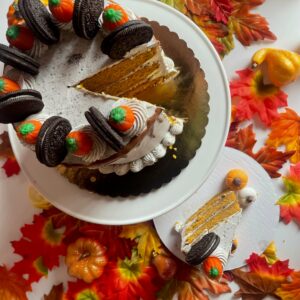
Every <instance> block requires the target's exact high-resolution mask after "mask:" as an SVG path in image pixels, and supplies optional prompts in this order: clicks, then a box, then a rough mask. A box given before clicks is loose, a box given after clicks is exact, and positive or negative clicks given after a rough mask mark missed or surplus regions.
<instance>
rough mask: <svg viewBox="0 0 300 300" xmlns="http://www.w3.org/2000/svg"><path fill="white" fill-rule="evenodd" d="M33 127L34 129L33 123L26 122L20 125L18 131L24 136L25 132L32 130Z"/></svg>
mask: <svg viewBox="0 0 300 300" xmlns="http://www.w3.org/2000/svg"><path fill="white" fill-rule="evenodd" d="M34 129H35V127H34V125H33V124H31V123H27V124H24V125H22V126H21V128H20V133H21V134H22V135H23V136H24V135H27V134H29V133H31V132H33V131H34Z"/></svg>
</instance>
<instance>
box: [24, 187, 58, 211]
mask: <svg viewBox="0 0 300 300" xmlns="http://www.w3.org/2000/svg"><path fill="white" fill-rule="evenodd" d="M28 196H29V199H30V201H31V204H32V205H33V206H34V207H36V208H40V209H49V208H50V207H51V206H52V205H51V203H49V202H48V200H47V199H45V198H44V197H43V196H42V195H41V194H40V193H39V192H38V191H37V190H36V189H35V188H34V187H33V186H32V185H31V186H29V188H28Z"/></svg>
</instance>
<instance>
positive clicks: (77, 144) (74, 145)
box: [66, 131, 93, 156]
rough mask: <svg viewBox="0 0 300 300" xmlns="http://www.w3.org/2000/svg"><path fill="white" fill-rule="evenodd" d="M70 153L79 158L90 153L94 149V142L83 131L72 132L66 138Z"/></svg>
mask: <svg viewBox="0 0 300 300" xmlns="http://www.w3.org/2000/svg"><path fill="white" fill-rule="evenodd" d="M66 144H67V148H68V150H69V152H71V153H72V154H74V155H77V156H83V155H86V154H88V153H90V152H91V151H92V149H93V140H92V139H91V138H90V136H89V135H88V134H87V133H85V132H83V131H72V132H70V133H69V134H68V136H67V138H66Z"/></svg>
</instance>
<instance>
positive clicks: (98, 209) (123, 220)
mask: <svg viewBox="0 0 300 300" xmlns="http://www.w3.org/2000/svg"><path fill="white" fill-rule="evenodd" d="M118 2H120V3H121V4H123V5H124V6H127V7H129V8H131V9H132V10H133V11H134V12H135V13H136V14H137V15H140V16H143V17H146V18H147V19H149V20H155V21H158V22H159V23H160V24H161V25H165V26H167V27H169V29H170V30H171V31H175V32H177V33H178V35H179V37H180V38H181V39H184V40H185V41H186V42H187V45H188V47H189V48H191V49H192V50H193V51H194V53H195V56H196V58H197V59H198V60H199V61H200V64H201V67H202V69H203V70H204V72H205V78H206V81H207V82H208V93H209V95H210V102H209V105H210V113H209V123H208V125H207V127H206V135H205V137H204V139H203V140H202V145H201V147H200V149H199V150H198V151H197V154H196V156H195V157H194V159H192V160H191V162H190V164H189V166H188V167H187V168H186V169H184V170H183V171H182V172H181V174H180V175H179V176H177V177H176V178H174V179H173V180H172V181H171V182H170V183H168V184H166V185H164V186H163V187H162V188H160V189H158V190H154V191H153V192H151V193H148V194H146V195H140V196H138V197H130V198H110V197H106V196H99V195H96V194H92V193H90V192H88V191H86V190H81V189H79V188H78V187H77V186H75V185H73V184H70V183H69V182H68V181H67V180H66V179H65V178H63V177H62V176H61V175H59V174H58V173H57V172H56V170H55V169H50V168H47V167H45V166H43V165H41V164H40V163H39V162H38V161H37V159H36V158H35V155H34V153H31V152H30V150H28V149H26V148H25V147H23V146H22V145H21V144H20V143H19V141H18V139H17V137H16V134H15V132H14V130H13V128H12V127H11V126H10V127H9V135H10V139H11V143H12V147H13V149H14V151H15V154H16V157H17V159H18V161H19V163H20V165H21V167H22V169H23V170H24V172H25V174H26V175H27V176H28V178H29V179H30V181H31V182H32V183H33V184H34V185H35V187H36V188H37V189H38V190H39V191H40V192H41V193H42V194H43V195H44V196H45V197H46V198H47V199H49V201H50V202H51V203H53V205H55V206H56V207H58V208H59V209H61V210H62V211H64V212H66V213H67V214H70V215H72V216H74V217H76V218H79V219H83V220H86V221H89V222H93V223H100V224H113V225H117V224H124V225H125V224H131V223H138V222H142V221H145V220H150V219H153V218H155V217H157V216H159V215H161V214H163V213H166V212H167V211H169V210H171V209H173V208H175V207H176V206H178V205H179V204H181V203H182V202H183V201H185V200H186V199H188V197H189V196H190V195H191V194H192V193H193V192H195V190H196V189H197V188H199V186H200V185H201V184H202V183H203V182H204V181H205V180H206V178H207V177H208V175H209V174H210V172H211V171H212V169H213V167H214V165H215V163H216V160H217V158H218V156H219V153H220V151H221V149H222V147H223V146H224V143H225V139H226V136H227V130H228V127H229V118H230V96H229V95H230V94H229V89H228V83H227V79H226V75H225V71H224V69H223V66H222V63H221V61H220V59H219V56H218V54H217V53H216V51H215V49H214V48H213V46H212V44H211V43H210V42H209V40H208V39H207V38H206V36H205V35H204V34H203V33H202V32H201V31H200V30H199V29H198V27H197V26H196V25H195V24H194V23H192V21H190V20H189V19H188V18H186V17H185V16H184V15H182V14H181V13H179V12H178V11H176V10H175V9H172V8H170V7H169V6H167V5H165V4H163V3H160V2H158V1H149V0H126V1H125V0H120V1H118ZM215 120H217V122H215ZM153 180H155V178H153Z"/></svg>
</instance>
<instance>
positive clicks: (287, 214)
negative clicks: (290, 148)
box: [277, 163, 300, 225]
mask: <svg viewBox="0 0 300 300" xmlns="http://www.w3.org/2000/svg"><path fill="white" fill-rule="evenodd" d="M282 180H283V183H284V186H285V189H286V194H285V195H283V196H282V197H281V198H280V199H279V200H278V201H277V204H278V205H280V217H281V219H282V220H283V221H284V223H286V224H288V223H290V222H291V220H294V221H295V222H297V223H298V225H300V163H298V164H296V165H294V166H290V174H289V175H288V176H286V177H283V178H282Z"/></svg>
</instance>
